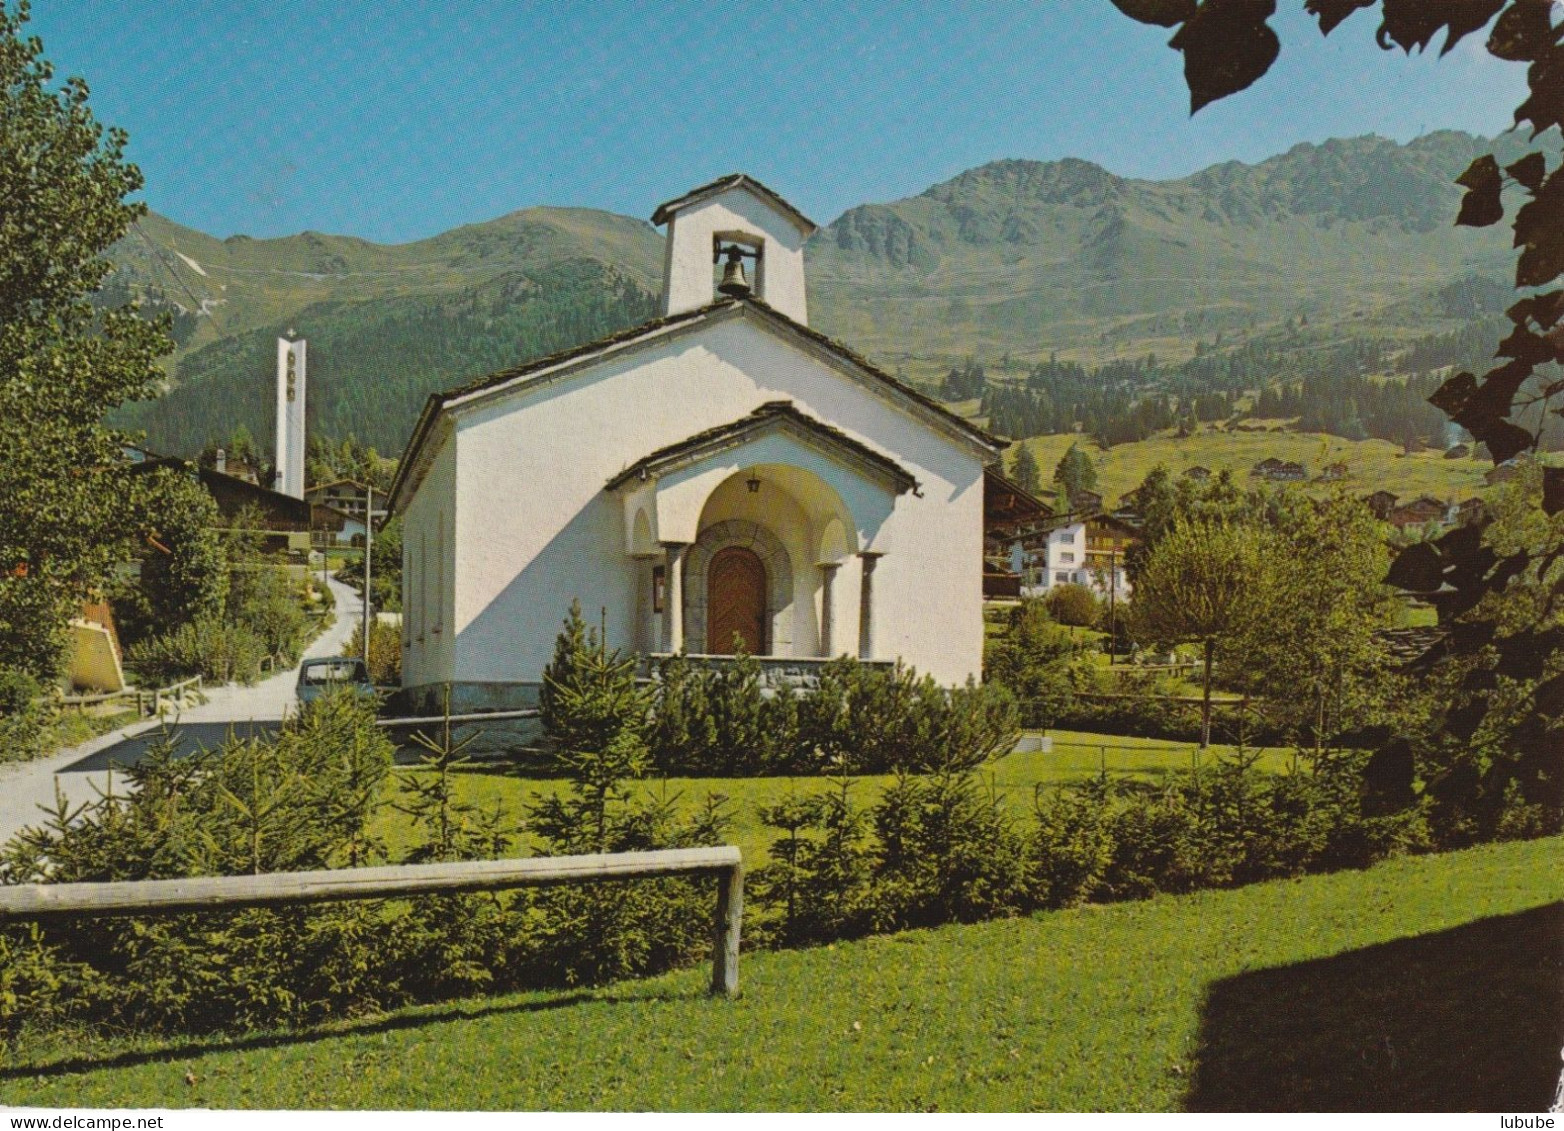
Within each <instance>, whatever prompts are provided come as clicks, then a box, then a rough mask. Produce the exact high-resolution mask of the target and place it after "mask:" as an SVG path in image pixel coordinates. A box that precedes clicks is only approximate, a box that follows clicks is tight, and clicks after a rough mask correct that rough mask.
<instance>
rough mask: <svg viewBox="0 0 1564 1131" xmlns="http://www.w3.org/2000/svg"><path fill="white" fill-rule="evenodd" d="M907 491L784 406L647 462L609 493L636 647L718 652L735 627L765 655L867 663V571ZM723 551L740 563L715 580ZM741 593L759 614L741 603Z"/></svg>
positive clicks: (871, 457)
mask: <svg viewBox="0 0 1564 1131" xmlns="http://www.w3.org/2000/svg"><path fill="white" fill-rule="evenodd" d="M916 486H917V484H916V482H915V481H914V480H913V479H912V477H911V476H910V475H908V474H907V473H906V472H904V471H902V470H901V468H900V467H898V466H897V465H896V464H895V463H893V462H892V461H891V460H889V459H887V458H885V457H884V456H881V455H880V454H879V453H877V452H874V451H872V450H871V449H867V448H864V447H863V446H862V445H860V444H858V443H856V442H855V441H852V440H849V439H848V438H847V437H845V436H843V435H842V434H841V433H839V432H837V431H835V430H834V429H831V428H828V427H826V426H824V425H821V424H819V423H818V422H816V421H813V420H811V419H810V418H808V417H805V416H803V415H802V414H801V413H798V412H797V411H796V410H794V409H793V408H792V406H791V405H787V404H774V405H765V406H762V407H761V409H759V410H757V411H756V412H755V413H754V414H752V415H751V416H750V417H746V418H744V419H743V420H741V421H737V422H735V424H733V425H730V426H728V427H727V428H726V429H713V430H712V431H711V432H708V433H705V434H702V435H700V436H696V437H692V438H691V439H690V440H689V441H687V442H685V443H684V444H681V445H673V446H671V447H670V448H668V449H664V450H663V451H661V452H657V453H653V455H652V456H649V457H647V458H646V459H645V460H642V461H641V462H640V463H639V464H636V465H634V466H632V467H631V468H629V469H627V470H626V471H625V472H624V473H622V474H621V475H620V476H618V477H617V478H616V479H615V480H613V481H612V482H610V484H609V488H610V490H616V491H618V492H619V493H620V494H621V496H622V499H623V504H624V515H625V519H624V521H625V543H626V544H625V551H626V554H627V556H628V557H630V558H631V559H632V561H633V562H634V563H635V567H636V569H637V571H638V573H637V578H636V586H637V591H638V592H639V593H642V594H643V599H642V600H641V601H640V602H639V604H640V607H641V609H642V614H641V617H640V618H639V623H640V625H641V627H640V629H639V631H638V632H637V637H638V640H637V643H638V646H639V647H641V648H642V649H643V650H645V651H652V652H677V651H681V650H682V651H688V652H692V653H697V654H699V653H704V652H712V653H714V654H717V655H725V654H728V653H729V652H730V651H731V649H732V644H731V643H730V642H729V641H727V640H724V639H718V638H719V637H728V636H731V632H730V631H729V629H730V628H736V629H737V630H738V631H739V635H740V636H741V637H742V638H743V639H744V640H745V641H753V642H754V644H755V645H758V647H759V648H761V649H762V650H763V652H764V655H766V656H768V657H771V658H775V659H818V658H821V657H830V656H835V655H840V654H842V653H844V652H845V653H848V654H856V655H859V656H861V657H863V658H872V655H873V653H872V648H871V647H870V641H872V638H873V636H872V625H873V621H874V609H873V600H872V588H871V585H870V575H871V574H872V571H873V566H874V562H875V561H876V560H878V558H879V557H880V556H883V555H884V554H885V553H886V552H887V551H888V548H889V547H888V546H887V544H886V537H885V528H886V524H887V520H888V519H889V517H890V515H891V513H892V511H893V510H894V509H895V505H896V498H897V496H898V495H900V494H902V493H903V492H905V491H907V490H915V489H916ZM731 547H738V548H742V549H744V550H745V551H747V554H748V555H753V557H752V558H751V557H748V556H742V555H738V554H733V555H729V557H728V558H727V559H725V565H724V568H723V570H722V571H720V572H721V576H720V577H717V578H714V576H713V563H714V562H717V561H718V560H719V555H721V554H722V552H723V551H724V550H726V549H729V548H731ZM844 570H845V571H846V572H845V573H844ZM714 584H718V588H717V590H715V591H714V590H713V585H714ZM752 589H753V590H754V592H755V593H756V594H758V593H759V592H760V591H761V590H763V591H764V598H763V607H760V608H752V607H751V606H750V604H747V603H746V602H751V601H754V600H756V599H758V598H756V597H754V596H753V595H751V594H750V590H752ZM718 606H720V607H718ZM748 617H754V618H755V623H754V625H753V626H751V627H745V625H746V624H747V623H748V622H747V621H746V620H745V618H748ZM735 618H736V619H735ZM719 620H722V621H724V623H717V622H718V621H719ZM729 621H731V622H732V623H726V622H729ZM714 626H715V628H716V629H717V632H716V634H715V635H713V628H714Z"/></svg>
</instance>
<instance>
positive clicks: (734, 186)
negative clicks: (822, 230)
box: [652, 173, 815, 326]
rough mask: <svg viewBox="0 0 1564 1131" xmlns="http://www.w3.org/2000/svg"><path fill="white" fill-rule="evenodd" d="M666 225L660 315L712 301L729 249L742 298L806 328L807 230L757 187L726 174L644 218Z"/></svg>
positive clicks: (805, 222) (788, 208) (800, 217)
mask: <svg viewBox="0 0 1564 1131" xmlns="http://www.w3.org/2000/svg"><path fill="white" fill-rule="evenodd" d="M652 223H654V224H667V225H668V250H667V259H666V261H665V263H664V265H663V279H664V282H663V313H664V314H680V313H683V312H684V311H687V310H698V309H699V308H701V307H703V306H705V305H706V304H707V303H709V302H711V301H712V300H713V299H715V298H719V297H721V296H720V295H719V294H717V282H716V279H717V274H718V272H719V271H721V270H722V265H721V263H720V262H719V261H720V260H721V259H723V258H725V257H726V256H728V255H729V254H731V253H732V251H733V250H734V249H737V251H738V253H739V256H740V257H741V259H740V262H741V263H742V265H743V267H744V269H745V271H746V273H747V282H748V285H749V293H750V294H752V295H754V297H755V298H758V299H760V301H762V302H764V303H765V304H766V305H767V306H769V307H771V308H772V309H773V310H775V311H777V312H778V313H780V314H785V315H787V317H789V318H791V319H792V320H793V321H794V322H798V323H801V324H803V325H806V326H807V325H808V324H809V309H808V304H807V302H806V301H805V297H804V241H805V240H807V239H808V238H809V237H810V236H811V235H813V234H814V231H815V225H814V224H813V223H812V222H811V221H810V220H809V218H808V217H807V216H805V215H804V214H803V213H801V212H799V211H798V209H796V208H794V207H793V206H792V205H791V204H789V203H788V202H787V201H785V200H783V199H782V198H781V197H780V196H778V195H777V194H776V193H774V192H772V191H771V190H770V189H768V188H767V187H766V186H765V185H763V184H761V183H760V182H759V181H757V180H755V179H753V178H752V177H748V176H745V175H744V174H743V173H733V174H731V175H729V176H726V177H722V178H721V179H719V180H715V181H713V182H711V184H709V185H703V186H702V187H700V188H698V189H695V190H693V191H691V192H687V193H685V194H684V195H683V196H681V197H679V198H678V199H677V200H670V201H669V202H668V203H667V204H664V205H662V206H661V207H660V208H658V209H657V211H656V212H655V213H653V215H652Z"/></svg>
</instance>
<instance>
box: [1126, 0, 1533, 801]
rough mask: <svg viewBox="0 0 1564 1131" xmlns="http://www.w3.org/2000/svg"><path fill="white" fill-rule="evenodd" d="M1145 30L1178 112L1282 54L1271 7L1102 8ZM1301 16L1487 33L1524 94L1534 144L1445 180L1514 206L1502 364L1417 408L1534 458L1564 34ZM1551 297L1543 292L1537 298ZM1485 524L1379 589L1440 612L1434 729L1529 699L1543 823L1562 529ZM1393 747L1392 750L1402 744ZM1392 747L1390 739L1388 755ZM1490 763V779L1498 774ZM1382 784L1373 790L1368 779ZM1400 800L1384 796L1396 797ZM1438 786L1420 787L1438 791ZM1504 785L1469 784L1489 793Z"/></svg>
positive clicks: (1403, 770) (1528, 786)
mask: <svg viewBox="0 0 1564 1131" xmlns="http://www.w3.org/2000/svg"><path fill="white" fill-rule="evenodd" d="M1113 3H1114V4H1115V5H1116V6H1117V7H1118V8H1119V9H1120V11H1122V12H1124V13H1125V14H1126V15H1128V16H1130V17H1132V18H1134V19H1136V20H1139V21H1141V22H1143V23H1151V24H1157V25H1160V26H1162V27H1170V28H1171V27H1176V28H1177V29H1178V30H1177V31H1176V32H1175V33H1174V35H1173V37H1172V39H1171V40H1170V41H1169V46H1170V47H1172V48H1173V49H1174V50H1177V51H1179V52H1181V53H1182V55H1183V57H1184V74H1185V78H1186V80H1187V82H1188V85H1189V91H1190V112H1191V113H1195V112H1198V111H1199V110H1200V108H1201V107H1202V106H1205V105H1207V104H1209V103H1211V102H1213V101H1215V100H1217V99H1220V98H1224V97H1226V96H1228V95H1230V94H1233V93H1236V92H1237V91H1240V90H1243V89H1244V88H1245V87H1247V86H1249V85H1250V84H1251V83H1253V82H1255V81H1256V80H1258V79H1259V78H1260V77H1261V76H1263V75H1264V74H1265V73H1266V71H1267V70H1269V69H1270V66H1271V64H1272V63H1273V62H1274V61H1275V60H1276V57H1277V55H1278V53H1279V51H1280V48H1281V44H1280V41H1279V40H1278V39H1277V36H1276V34H1275V32H1274V31H1272V30H1271V29H1270V28H1269V26H1268V25H1267V23H1266V21H1267V20H1268V19H1269V18H1270V17H1271V16H1272V15H1274V14H1275V12H1276V4H1275V0H1113ZM1304 8H1305V10H1306V11H1307V12H1308V13H1309V14H1310V15H1312V16H1314V17H1315V18H1316V19H1317V20H1318V21H1319V26H1320V31H1321V33H1323V34H1325V35H1329V34H1330V33H1331V32H1333V31H1334V30H1335V29H1336V28H1337V27H1338V26H1339V25H1340V24H1342V23H1343V22H1344V21H1346V20H1347V19H1348V18H1349V17H1351V16H1353V15H1354V14H1355V13H1356V12H1358V11H1359V10H1360V9H1375V8H1377V9H1378V11H1379V16H1380V25H1379V29H1378V31H1377V33H1376V39H1377V42H1378V43H1379V45H1380V47H1382V48H1384V49H1385V50H1390V49H1392V48H1393V47H1399V48H1401V49H1402V50H1403V51H1405V52H1408V53H1410V52H1412V51H1413V50H1417V51H1422V50H1424V49H1426V48H1427V47H1428V46H1429V45H1430V44H1432V43H1433V41H1434V40H1435V38H1437V37H1439V36H1440V33H1441V32H1442V33H1443V38H1442V40H1441V47H1440V53H1441V54H1447V53H1448V52H1449V51H1450V50H1451V49H1452V48H1453V47H1454V46H1455V45H1456V44H1457V43H1458V42H1460V41H1461V40H1462V39H1463V38H1465V37H1466V36H1468V35H1471V34H1473V33H1475V32H1478V31H1481V30H1483V29H1485V28H1487V29H1488V39H1487V50H1488V53H1489V54H1490V55H1492V56H1494V57H1495V58H1498V59H1503V60H1505V61H1507V62H1511V63H1515V64H1517V65H1523V66H1525V67H1526V84H1527V96H1526V97H1525V98H1524V99H1523V100H1522V101H1521V103H1520V105H1519V106H1517V107H1516V108H1515V126H1516V127H1520V126H1521V125H1522V124H1529V126H1530V128H1531V138H1530V140H1531V142H1532V144H1533V148H1532V149H1531V150H1530V151H1529V152H1527V153H1526V154H1525V155H1524V156H1522V157H1521V158H1519V159H1518V160H1516V161H1513V162H1511V163H1510V164H1508V165H1505V166H1503V167H1501V166H1500V165H1499V162H1498V161H1497V160H1496V159H1495V158H1494V157H1493V156H1491V155H1489V156H1485V157H1480V158H1478V159H1477V160H1475V161H1473V162H1472V163H1471V165H1470V166H1469V167H1468V168H1467V169H1466V171H1465V172H1464V173H1462V174H1461V176H1460V177H1459V178H1457V183H1458V184H1459V185H1460V186H1461V187H1462V188H1464V189H1465V190H1466V193H1465V195H1464V196H1463V198H1462V202H1461V208H1460V213H1459V215H1458V216H1457V217H1456V220H1455V222H1456V223H1457V224H1458V225H1465V226H1469V227H1487V226H1490V225H1493V224H1497V223H1499V222H1500V221H1501V220H1503V219H1504V218H1505V215H1506V208H1505V200H1504V193H1505V190H1506V189H1507V188H1513V189H1517V190H1519V192H1520V193H1521V194H1523V195H1524V196H1525V197H1527V198H1528V199H1527V200H1526V201H1525V202H1524V203H1522V204H1521V205H1520V206H1519V207H1518V208H1516V209H1515V211H1514V214H1513V218H1512V219H1511V227H1512V230H1513V231H1514V236H1515V239H1514V246H1515V247H1516V248H1517V249H1518V251H1519V254H1518V255H1517V258H1516V266H1515V285H1516V287H1517V288H1521V289H1523V290H1531V289H1533V288H1535V290H1532V293H1530V294H1527V295H1526V296H1525V297H1523V298H1521V299H1519V301H1517V302H1516V303H1514V304H1513V305H1512V306H1511V307H1510V308H1509V309H1508V310H1507V311H1506V312H1505V314H1506V317H1507V318H1508V319H1509V322H1510V332H1509V333H1508V335H1507V336H1506V337H1505V338H1504V339H1503V340H1502V341H1501V342H1500V343H1499V344H1498V348H1497V349H1496V351H1495V354H1494V356H1495V358H1497V359H1498V360H1499V362H1500V364H1498V365H1497V366H1495V367H1494V368H1492V369H1490V370H1488V372H1486V373H1484V374H1482V375H1481V376H1478V375H1476V374H1473V373H1470V372H1466V371H1461V372H1458V373H1456V374H1455V375H1454V376H1452V377H1450V378H1449V379H1448V380H1446V381H1445V382H1444V384H1443V385H1441V386H1440V388H1439V389H1438V390H1437V391H1436V392H1435V393H1434V394H1433V395H1432V396H1431V397H1430V398H1429V400H1430V401H1431V402H1432V403H1433V404H1434V405H1435V406H1436V407H1438V408H1439V409H1441V410H1443V411H1444V413H1445V414H1446V415H1447V416H1449V417H1450V419H1451V420H1453V421H1455V422H1456V423H1457V424H1459V425H1461V426H1462V427H1463V428H1465V429H1466V430H1467V431H1468V432H1470V433H1471V434H1472V435H1473V436H1474V437H1476V439H1477V440H1478V441H1479V442H1481V443H1482V444H1483V445H1484V446H1485V447H1486V449H1487V451H1488V453H1489V455H1490V456H1491V457H1492V459H1493V460H1494V462H1495V463H1502V462H1504V461H1506V460H1509V459H1511V458H1513V457H1515V456H1517V455H1520V454H1521V453H1523V452H1527V451H1535V450H1537V448H1538V445H1539V442H1540V437H1541V433H1542V427H1543V423H1544V422H1545V420H1546V417H1547V416H1548V414H1550V413H1552V414H1555V415H1564V408H1560V407H1558V402H1559V401H1561V400H1564V378H1561V377H1560V371H1559V366H1560V365H1564V287H1559V286H1556V285H1555V284H1557V283H1558V281H1559V279H1560V276H1561V275H1564V166H1561V165H1559V164H1557V163H1555V164H1554V166H1553V167H1552V168H1551V170H1550V168H1549V151H1548V150H1546V149H1544V147H1542V146H1540V145H1537V144H1536V143H1537V140H1538V138H1539V137H1540V136H1541V135H1542V134H1543V133H1544V132H1546V131H1547V130H1549V129H1550V128H1554V127H1558V128H1561V129H1564V26H1559V25H1556V24H1555V23H1554V12H1555V8H1554V5H1553V3H1552V0H1305V2H1304ZM1549 287H1552V289H1546V288H1549ZM1540 495H1541V507H1542V510H1543V512H1544V513H1545V514H1546V515H1547V516H1549V517H1552V516H1557V515H1558V514H1559V513H1560V512H1561V511H1564V468H1560V467H1544V468H1542V469H1541V491H1540ZM1492 522H1493V519H1492V516H1491V515H1486V514H1485V515H1483V516H1480V517H1479V518H1478V519H1477V521H1475V522H1472V523H1469V524H1467V525H1464V526H1461V527H1458V528H1457V529H1455V530H1452V531H1451V532H1450V533H1448V534H1445V535H1444V536H1443V537H1441V538H1439V539H1437V540H1436V541H1433V542H1428V543H1421V544H1418V545H1414V546H1412V547H1410V548H1408V549H1407V550H1405V551H1403V552H1402V553H1401V554H1400V555H1399V556H1398V557H1397V558H1396V560H1395V562H1394V563H1393V564H1392V566H1391V570H1390V575H1389V581H1390V582H1391V583H1392V584H1394V585H1398V586H1400V587H1401V588H1403V589H1406V590H1410V591H1412V592H1416V593H1421V594H1423V595H1425V596H1426V597H1427V599H1428V600H1429V601H1431V602H1432V603H1433V605H1434V606H1435V607H1436V608H1437V609H1438V610H1439V620H1440V623H1441V625H1443V626H1446V627H1447V628H1448V629H1449V633H1448V635H1447V636H1446V638H1445V641H1444V643H1443V645H1442V646H1441V647H1440V648H1437V649H1434V650H1432V651H1431V652H1429V653H1428V654H1426V655H1425V656H1424V657H1423V658H1422V660H1421V661H1419V663H1420V664H1421V665H1422V666H1423V667H1425V668H1428V669H1438V668H1443V669H1449V668H1451V667H1455V668H1457V669H1458V670H1459V671H1461V672H1462V673H1463V674H1462V675H1461V678H1460V688H1459V692H1458V693H1457V694H1456V695H1455V696H1454V697H1453V701H1452V702H1451V704H1450V705H1449V707H1448V710H1447V712H1446V715H1445V719H1444V728H1445V731H1446V733H1447V734H1450V735H1455V736H1460V735H1465V736H1468V737H1470V736H1471V735H1472V734H1474V733H1476V731H1477V729H1478V728H1479V727H1480V726H1482V724H1483V722H1484V720H1485V719H1486V718H1487V716H1488V714H1489V704H1490V700H1491V699H1492V698H1493V695H1492V693H1493V691H1494V689H1495V688H1498V687H1500V686H1518V687H1520V688H1523V689H1525V693H1526V694H1527V696H1528V697H1529V699H1530V702H1529V704H1527V706H1526V707H1525V708H1524V709H1523V710H1520V711H1517V712H1516V713H1515V714H1514V715H1513V716H1512V717H1513V719H1514V725H1513V727H1512V728H1511V738H1510V741H1511V743H1512V745H1513V747H1514V749H1515V750H1516V751H1518V752H1519V753H1520V754H1521V755H1522V756H1523V757H1522V759H1521V761H1522V762H1525V763H1526V770H1525V772H1524V773H1522V774H1519V775H1517V776H1515V777H1513V778H1512V779H1511V781H1512V782H1513V784H1514V785H1515V786H1516V787H1517V788H1519V789H1520V790H1522V791H1523V792H1524V793H1525V794H1527V797H1526V800H1527V801H1529V802H1532V803H1535V804H1541V805H1544V806H1547V807H1548V808H1549V810H1550V811H1551V812H1552V813H1554V814H1555V823H1557V814H1558V813H1559V812H1560V810H1561V807H1564V768H1561V767H1560V766H1559V765H1558V763H1559V758H1558V755H1557V751H1558V749H1559V746H1560V743H1561V741H1564V620H1561V609H1564V576H1560V574H1561V570H1560V566H1561V563H1564V535H1561V532H1560V525H1561V524H1560V523H1559V522H1557V521H1554V522H1552V523H1551V524H1549V525H1548V526H1546V527H1544V528H1543V530H1544V533H1542V534H1541V535H1539V537H1538V539H1537V541H1536V542H1534V543H1532V544H1529V545H1525V546H1519V547H1516V546H1504V545H1503V544H1502V541H1498V540H1495V539H1493V538H1490V537H1487V536H1486V535H1487V533H1488V528H1489V526H1490V525H1491V524H1492ZM1522 585H1530V586H1535V587H1537V588H1538V589H1539V590H1541V591H1542V592H1543V593H1544V594H1545V597H1544V598H1543V600H1542V602H1541V604H1540V607H1538V609H1537V612H1536V616H1535V617H1534V618H1531V619H1529V620H1528V621H1527V622H1526V623H1522V624H1516V623H1514V621H1513V620H1507V619H1506V618H1504V617H1502V616H1500V615H1499V614H1498V612H1496V608H1497V607H1498V606H1499V604H1500V603H1501V602H1499V600H1498V598H1499V597H1500V596H1501V595H1502V594H1504V593H1505V592H1506V591H1507V590H1509V589H1511V588H1513V587H1515V586H1522ZM1404 746H1405V743H1404V742H1401V743H1400V744H1399V747H1404ZM1392 747H1397V744H1392ZM1404 753H1405V751H1404V749H1401V748H1396V749H1394V750H1392V748H1387V750H1386V751H1382V752H1381V754H1382V755H1383V757H1380V758H1378V759H1377V762H1378V766H1377V767H1376V766H1375V765H1374V764H1372V763H1371V776H1373V774H1374V773H1380V772H1390V771H1388V770H1387V768H1390V767H1393V768H1394V769H1393V772H1394V774H1395V775H1396V776H1399V777H1405V778H1407V779H1410V778H1411V777H1412V775H1413V772H1414V766H1413V763H1412V761H1411V760H1410V759H1407V758H1405V757H1404ZM1508 765H1510V763H1496V764H1495V765H1493V766H1491V767H1489V769H1488V771H1487V772H1488V773H1489V774H1505V773H1511V770H1509V769H1507V768H1506V766H1508ZM1379 784H1380V785H1381V786H1384V785H1385V784H1386V783H1384V782H1380V783H1379ZM1401 784H1405V785H1407V786H1408V788H1407V789H1406V790H1404V791H1403V790H1400V789H1396V790H1391V791H1390V792H1394V793H1399V794H1402V795H1406V796H1409V795H1410V780H1408V781H1407V782H1405V783H1401ZM1440 784H1441V783H1439V782H1430V783H1428V786H1429V788H1431V789H1432V788H1437V787H1439V786H1440ZM1505 784H1506V783H1504V782H1474V783H1473V786H1472V788H1474V789H1478V788H1481V789H1486V790H1488V791H1490V792H1491V791H1493V790H1494V789H1495V788H1496V787H1502V786H1504V785H1505Z"/></svg>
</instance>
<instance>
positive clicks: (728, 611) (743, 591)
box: [706, 546, 766, 656]
mask: <svg viewBox="0 0 1564 1131" xmlns="http://www.w3.org/2000/svg"><path fill="white" fill-rule="evenodd" d="M735 633H737V634H738V637H739V639H740V640H742V641H744V648H745V650H746V651H748V652H749V654H750V655H752V656H763V655H765V649H766V567H765V565H764V564H763V563H762V562H761V560H760V557H759V556H758V555H757V554H756V553H755V552H754V551H753V550H750V549H747V548H745V547H743V546H729V547H728V548H727V549H725V550H719V551H718V552H717V554H716V556H715V557H713V558H712V559H711V566H710V567H709V569H708V571H707V574H706V651H707V652H709V653H711V654H713V655H718V656H726V655H731V654H732V652H733V637H734V634H735Z"/></svg>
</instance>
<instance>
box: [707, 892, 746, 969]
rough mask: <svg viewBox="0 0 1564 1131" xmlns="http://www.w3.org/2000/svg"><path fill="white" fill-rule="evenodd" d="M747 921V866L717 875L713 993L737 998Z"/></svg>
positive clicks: (713, 947) (712, 962)
mask: <svg viewBox="0 0 1564 1131" xmlns="http://www.w3.org/2000/svg"><path fill="white" fill-rule="evenodd" d="M743 922H744V865H743V864H735V865H733V866H732V867H731V868H729V869H728V870H727V871H725V872H722V873H720V874H719V875H718V876H717V914H716V917H715V921H714V922H713V924H712V948H711V992H712V993H713V994H720V995H721V996H723V997H737V996H738V992H739V929H740V927H741V926H742V924H743Z"/></svg>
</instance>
